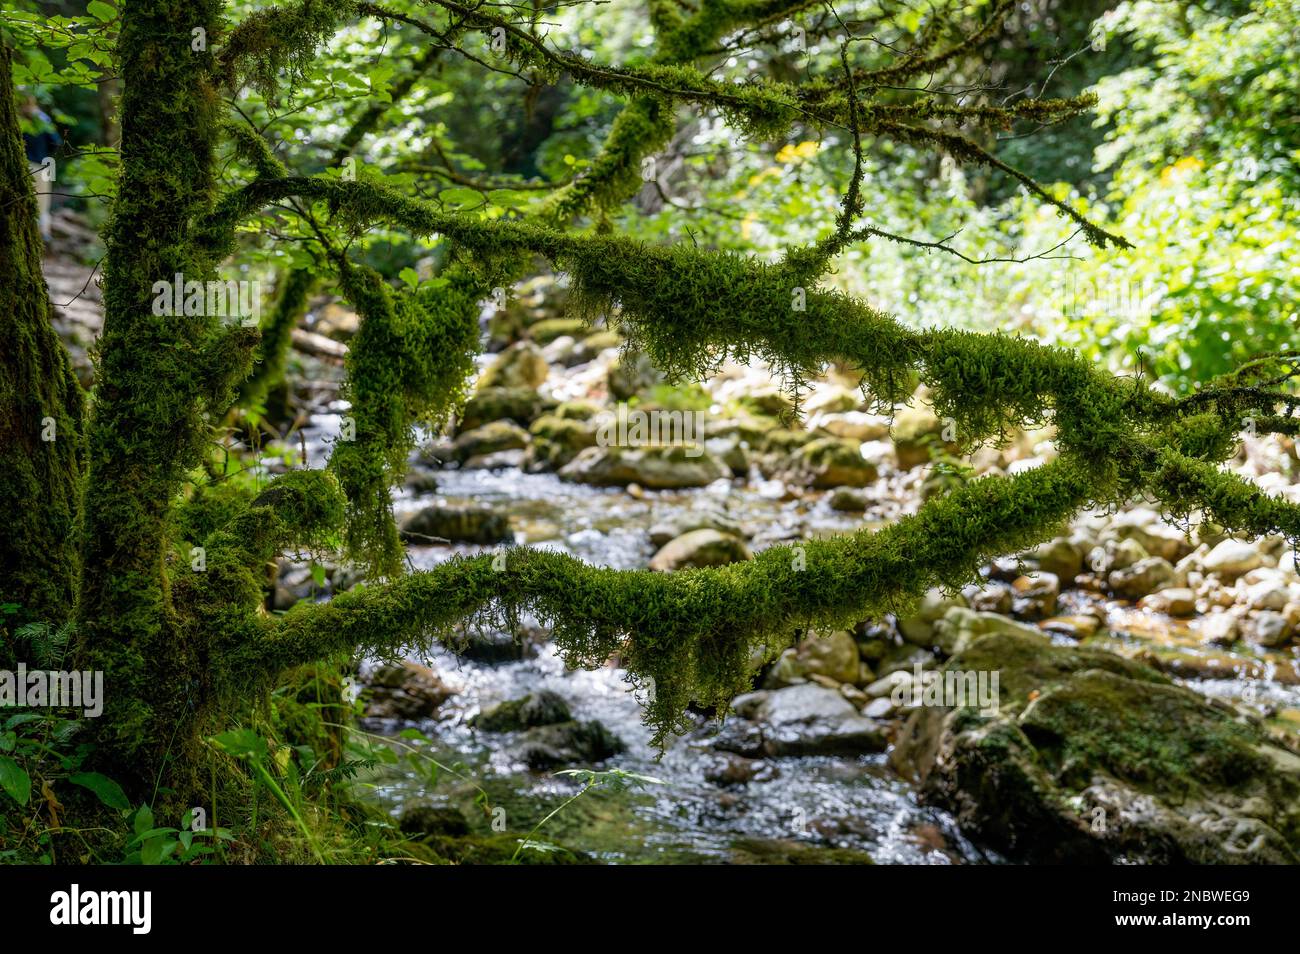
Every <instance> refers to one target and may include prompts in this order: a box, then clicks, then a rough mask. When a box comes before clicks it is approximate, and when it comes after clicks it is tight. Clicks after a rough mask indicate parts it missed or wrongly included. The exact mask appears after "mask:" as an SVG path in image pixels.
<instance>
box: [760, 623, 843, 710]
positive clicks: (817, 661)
mask: <svg viewBox="0 0 1300 954" xmlns="http://www.w3.org/2000/svg"><path fill="white" fill-rule="evenodd" d="M859 675H860V669H859V660H858V644H857V643H856V642H855V641H854V639H853V634H852V633H850V632H848V631H847V630H835V631H833V632H829V633H826V634H824V635H814V636H809V637H807V638H806V639H803V640H800V642H799V645H798V646H792V647H790V648H789V649H787V650H785V652H783V653H782V654H781V655H780V656H779V657H778V658H777V661H776V664H775V665H774V666H773V667H772V671H771V672H769V673H768V677H767V686H768V687H769V688H774V689H775V688H781V687H783V686H790V685H795V684H797V683H801V682H805V681H807V680H809V679H811V678H813V677H814V676H822V677H825V678H827V679H830V680H832V681H833V682H835V683H855V682H857V681H858V677H859ZM846 698H847V697H846Z"/></svg>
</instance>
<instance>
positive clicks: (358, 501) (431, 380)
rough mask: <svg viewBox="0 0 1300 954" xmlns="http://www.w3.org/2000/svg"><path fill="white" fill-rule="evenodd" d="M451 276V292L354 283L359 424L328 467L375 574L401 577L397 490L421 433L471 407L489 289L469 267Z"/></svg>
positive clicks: (353, 367) (350, 426)
mask: <svg viewBox="0 0 1300 954" xmlns="http://www.w3.org/2000/svg"><path fill="white" fill-rule="evenodd" d="M445 277H446V278H447V279H448V283H447V285H446V286H444V287H442V288H438V289H430V290H415V291H410V292H402V293H395V292H393V291H392V290H391V289H389V288H388V286H387V285H385V284H384V282H383V281H382V280H381V279H380V277H379V275H378V274H377V273H375V272H374V271H371V270H364V271H353V270H350V271H349V272H348V273H347V274H346V276H345V279H346V280H345V286H344V287H345V290H346V291H347V293H348V295H349V296H350V297H351V298H352V300H353V303H354V304H355V306H356V309H357V313H358V314H359V315H360V316H361V325H360V327H359V329H358V331H357V334H356V336H355V337H354V338H353V340H352V344H351V348H350V349H349V352H348V359H347V372H348V376H347V381H346V383H345V386H344V392H343V393H344V396H345V397H346V398H347V399H348V401H349V402H350V403H351V410H350V412H349V415H348V416H349V418H350V420H345V428H347V429H346V430H345V432H344V433H343V434H342V435H341V436H340V439H339V440H338V441H337V442H336V443H335V444H334V449H333V452H332V453H331V455H330V464H329V466H330V469H331V470H332V471H334V472H335V473H336V474H337V475H338V477H339V481H340V483H341V484H342V486H343V490H344V493H345V494H346V495H347V498H348V506H349V513H348V523H347V549H348V552H349V553H350V554H351V555H352V556H353V557H354V558H355V559H357V560H358V561H359V562H361V563H362V564H364V565H365V567H366V568H367V570H368V571H369V572H370V573H371V574H374V575H379V576H384V575H389V576H391V575H396V574H398V573H400V572H401V567H402V563H401V560H402V549H401V542H400V540H399V539H398V534H397V528H396V526H395V525H394V523H393V517H392V510H391V503H390V500H389V490H390V488H392V487H393V486H396V485H398V484H400V482H401V480H402V477H403V476H404V474H405V472H406V462H407V456H408V455H409V454H410V451H411V449H412V447H413V446H414V441H415V427H416V425H417V424H419V425H423V426H425V427H427V428H429V429H431V430H434V431H436V430H437V429H439V428H440V427H441V426H442V425H443V423H445V422H446V420H447V419H448V418H449V417H450V416H451V414H452V413H453V412H454V411H456V410H457V409H458V408H459V407H460V406H461V405H462V404H463V403H464V400H465V394H466V385H467V383H468V380H469V377H470V375H471V374H472V373H473V371H474V355H475V354H476V353H477V351H478V302H479V300H480V299H482V298H484V297H486V295H487V293H488V286H487V285H486V284H485V282H484V281H483V279H482V278H479V277H477V276H475V275H473V274H471V273H470V272H469V271H468V270H466V269H464V268H459V267H457V268H453V269H452V270H451V271H450V272H449V273H448V274H447V276H445Z"/></svg>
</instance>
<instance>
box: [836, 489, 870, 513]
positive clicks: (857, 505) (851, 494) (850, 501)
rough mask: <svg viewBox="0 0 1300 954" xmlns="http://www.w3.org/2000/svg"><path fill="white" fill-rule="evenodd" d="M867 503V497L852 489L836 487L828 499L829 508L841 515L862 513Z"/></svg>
mask: <svg viewBox="0 0 1300 954" xmlns="http://www.w3.org/2000/svg"><path fill="white" fill-rule="evenodd" d="M869 503H870V500H868V499H867V495H866V494H864V493H863V492H862V491H861V490H857V489H855V488H853V487H836V488H835V490H834V492H832V493H831V498H830V508H831V509H832V510H838V511H840V512H842V513H862V512H864V511H865V510H866V509H867V505H868V504H869Z"/></svg>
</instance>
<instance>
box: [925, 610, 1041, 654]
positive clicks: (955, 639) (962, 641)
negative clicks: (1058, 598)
mask: <svg viewBox="0 0 1300 954" xmlns="http://www.w3.org/2000/svg"><path fill="white" fill-rule="evenodd" d="M989 633H1011V634H1018V635H1029V636H1034V637H1039V636H1040V634H1039V632H1038V630H1037V629H1035V628H1033V627H1032V626H1026V625H1024V624H1023V623H1017V622H1016V621H1015V620H1013V619H1007V618H1006V617H1005V616H999V615H998V614H996V613H977V612H976V611H975V610H972V609H966V608H965V607H961V606H953V607H951V608H950V609H948V611H947V612H945V613H944V614H943V618H942V619H939V620H936V621H935V624H934V634H933V636H932V638H931V645H932V646H934V648H936V649H938V650H939V652H941V653H942V654H943V655H945V656H951V655H952V654H953V653H957V652H960V651H961V650H963V649H965V648H966V647H967V646H969V645H970V644H971V643H972V642H974V641H975V640H976V639H979V638H980V637H981V636H987V635H988V634H989Z"/></svg>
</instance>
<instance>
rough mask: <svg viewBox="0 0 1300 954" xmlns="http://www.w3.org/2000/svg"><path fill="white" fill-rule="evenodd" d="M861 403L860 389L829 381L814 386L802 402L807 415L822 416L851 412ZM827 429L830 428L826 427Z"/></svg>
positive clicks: (886, 425)
mask: <svg viewBox="0 0 1300 954" xmlns="http://www.w3.org/2000/svg"><path fill="white" fill-rule="evenodd" d="M861 403H862V392H861V391H852V390H849V389H848V388H846V387H841V386H840V385H837V384H831V383H829V382H827V383H823V384H819V385H817V386H815V387H814V388H813V389H812V390H811V391H810V392H809V393H808V394H807V395H806V396H805V397H804V399H803V402H802V404H803V410H804V413H806V414H808V415H821V416H823V417H824V416H829V415H840V414H849V413H853V412H855V411H856V410H857V407H858V405H859V404H861ZM823 426H824V422H823ZM888 426H889V425H888V422H886V424H885V427H886V430H888ZM827 430H830V429H829V428H827ZM832 433H834V432H832ZM876 436H877V437H879V436H882V435H880V434H878V435H876ZM860 439H861V438H860Z"/></svg>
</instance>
